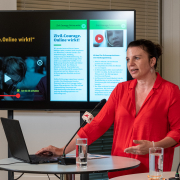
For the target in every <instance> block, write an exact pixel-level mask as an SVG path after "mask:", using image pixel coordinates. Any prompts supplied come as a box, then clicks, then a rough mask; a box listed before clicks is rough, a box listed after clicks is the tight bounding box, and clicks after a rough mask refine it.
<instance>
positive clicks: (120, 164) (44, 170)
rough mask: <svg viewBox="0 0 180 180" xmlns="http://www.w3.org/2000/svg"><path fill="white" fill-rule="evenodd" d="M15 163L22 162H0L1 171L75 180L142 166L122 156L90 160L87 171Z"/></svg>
mask: <svg viewBox="0 0 180 180" xmlns="http://www.w3.org/2000/svg"><path fill="white" fill-rule="evenodd" d="M14 162H22V161H20V160H17V159H14V158H6V159H2V160H0V170H5V171H10V172H21V173H35V174H61V175H62V177H63V178H62V179H63V180H66V179H68V180H74V179H75V174H84V173H98V172H110V171H111V172H112V171H123V170H128V169H133V168H136V167H138V166H139V165H140V161H139V160H136V159H132V158H127V157H120V156H107V158H102V159H92V160H88V166H87V168H86V169H83V168H80V167H76V165H67V166H65V165H60V164H57V163H51V164H28V163H17V164H11V165H1V164H9V163H14Z"/></svg>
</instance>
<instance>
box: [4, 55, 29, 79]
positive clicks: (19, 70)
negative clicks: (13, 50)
mask: <svg viewBox="0 0 180 180" xmlns="http://www.w3.org/2000/svg"><path fill="white" fill-rule="evenodd" d="M26 70H27V67H26V63H25V61H24V60H23V59H22V58H21V57H16V56H8V57H6V58H5V59H4V61H3V72H4V73H8V74H17V75H19V76H20V77H21V80H22V79H23V78H24V77H25V74H26Z"/></svg>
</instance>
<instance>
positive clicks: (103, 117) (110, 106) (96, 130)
mask: <svg viewBox="0 0 180 180" xmlns="http://www.w3.org/2000/svg"><path fill="white" fill-rule="evenodd" d="M118 89H119V86H118V85H117V86H116V88H115V89H114V90H113V91H112V93H111V95H110V97H109V99H108V101H107V102H106V104H105V105H104V106H103V108H102V109H101V110H100V112H99V113H98V114H97V115H96V117H95V118H94V119H93V120H92V121H91V123H90V124H86V126H84V127H83V128H81V129H80V130H79V131H78V133H77V134H78V135H79V137H81V138H88V145H90V144H91V143H93V142H94V141H96V140H97V139H98V138H99V137H100V136H102V135H103V134H104V133H105V132H106V131H107V130H108V129H109V128H110V126H111V125H112V124H113V122H114V118H115V109H116V101H117V95H118Z"/></svg>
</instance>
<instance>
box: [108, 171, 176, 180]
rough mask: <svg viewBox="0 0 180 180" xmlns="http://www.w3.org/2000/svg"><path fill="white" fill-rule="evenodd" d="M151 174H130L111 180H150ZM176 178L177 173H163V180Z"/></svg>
mask: <svg viewBox="0 0 180 180" xmlns="http://www.w3.org/2000/svg"><path fill="white" fill-rule="evenodd" d="M148 175H149V173H139V174H130V175H126V176H119V177H116V178H112V179H111V180H132V179H133V180H148ZM174 176H175V171H171V172H163V178H165V179H167V180H168V179H169V178H170V177H174Z"/></svg>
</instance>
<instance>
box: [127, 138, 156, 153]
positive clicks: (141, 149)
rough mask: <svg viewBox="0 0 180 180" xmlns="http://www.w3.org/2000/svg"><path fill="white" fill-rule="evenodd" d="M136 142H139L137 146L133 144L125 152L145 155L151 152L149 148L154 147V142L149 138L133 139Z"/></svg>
mask: <svg viewBox="0 0 180 180" xmlns="http://www.w3.org/2000/svg"><path fill="white" fill-rule="evenodd" d="M133 142H134V143H135V144H139V145H137V146H131V147H129V148H126V149H125V150H124V152H125V153H131V154H138V155H145V154H148V153H149V148H150V147H153V143H152V142H151V141H147V140H133Z"/></svg>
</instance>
